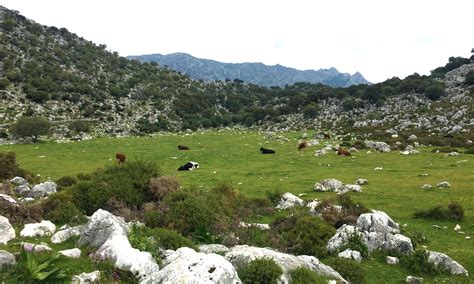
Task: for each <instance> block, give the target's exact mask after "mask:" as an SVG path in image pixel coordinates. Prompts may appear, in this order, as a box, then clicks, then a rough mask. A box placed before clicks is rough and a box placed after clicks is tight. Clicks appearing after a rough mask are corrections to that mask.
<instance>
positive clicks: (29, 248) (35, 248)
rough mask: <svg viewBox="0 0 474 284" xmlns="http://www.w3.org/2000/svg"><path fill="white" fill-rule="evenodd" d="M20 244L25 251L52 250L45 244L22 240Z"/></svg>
mask: <svg viewBox="0 0 474 284" xmlns="http://www.w3.org/2000/svg"><path fill="white" fill-rule="evenodd" d="M21 246H22V247H23V249H24V250H25V251H34V252H43V251H52V250H53V249H52V248H50V247H49V246H48V245H47V244H45V243H41V244H32V243H28V242H22V243H21Z"/></svg>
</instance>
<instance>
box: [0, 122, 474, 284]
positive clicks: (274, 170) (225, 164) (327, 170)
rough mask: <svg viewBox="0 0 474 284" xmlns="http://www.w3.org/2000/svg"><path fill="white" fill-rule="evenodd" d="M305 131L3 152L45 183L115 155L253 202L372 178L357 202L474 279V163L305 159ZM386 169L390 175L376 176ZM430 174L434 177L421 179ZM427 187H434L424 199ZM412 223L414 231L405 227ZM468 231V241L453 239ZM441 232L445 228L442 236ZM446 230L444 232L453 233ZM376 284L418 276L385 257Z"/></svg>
mask: <svg viewBox="0 0 474 284" xmlns="http://www.w3.org/2000/svg"><path fill="white" fill-rule="evenodd" d="M301 134H302V132H290V133H285V134H281V135H283V136H285V138H287V141H286V140H281V139H279V140H275V139H266V138H265V135H264V134H262V133H258V132H256V131H231V130H228V131H205V132H193V133H190V134H182V135H181V134H163V135H156V136H154V137H130V138H97V139H93V140H89V141H80V142H73V143H65V144H57V143H49V142H48V143H43V144H28V145H3V146H0V152H7V151H14V152H15V153H16V155H17V160H18V163H19V164H20V166H21V167H23V168H25V169H28V170H30V171H32V172H34V173H35V174H39V175H40V176H41V179H42V180H46V179H47V178H48V177H50V178H51V179H53V180H54V179H58V178H60V177H62V176H65V175H71V176H72V175H76V174H78V173H90V172H92V171H94V170H95V169H97V168H101V167H103V166H105V165H107V164H111V163H115V153H117V152H122V153H124V154H125V155H126V156H127V159H128V160H133V159H150V160H154V161H156V162H157V163H158V164H159V166H160V168H161V171H162V174H163V175H167V176H176V177H177V178H178V179H179V181H180V183H181V185H182V186H183V187H195V188H204V189H207V188H212V187H214V186H215V185H217V184H219V183H222V182H227V183H231V184H232V185H233V186H234V187H236V188H238V189H239V190H240V191H241V192H242V193H243V194H245V195H248V196H259V197H263V196H265V193H266V192H267V191H274V190H277V189H278V190H281V191H283V192H286V191H288V192H291V193H293V194H295V195H298V194H305V195H304V196H303V198H304V199H306V200H312V199H314V198H318V199H327V198H332V197H334V196H335V193H319V192H314V191H313V186H314V184H315V183H316V182H318V181H320V180H323V179H326V178H336V179H339V180H341V181H342V182H343V183H354V182H355V180H356V179H357V178H365V179H368V181H369V184H368V185H365V186H363V192H362V193H352V194H351V196H352V198H353V199H355V200H356V201H358V202H361V203H363V204H364V205H365V206H366V207H368V208H371V209H377V210H381V211H384V212H386V213H387V214H388V215H389V216H391V217H392V219H394V220H395V221H396V222H397V223H399V224H400V225H403V226H405V228H406V229H407V230H409V231H419V232H421V233H422V234H423V235H425V236H426V237H427V239H428V243H427V244H426V246H427V249H429V250H434V251H440V252H443V253H446V254H448V255H449V256H450V257H452V258H453V259H454V260H456V261H458V262H459V263H461V264H462V265H463V266H464V267H465V268H466V269H467V270H468V271H469V272H470V275H472V273H474V243H473V242H474V240H473V239H466V236H471V237H474V155H461V156H455V157H450V156H447V155H446V154H442V153H432V152H431V150H432V148H431V147H424V148H421V149H420V150H421V153H420V154H417V155H409V156H403V155H400V154H399V152H398V151H393V152H391V153H376V152H374V151H371V153H367V150H362V151H360V152H358V153H355V154H354V156H353V157H340V156H337V155H336V154H335V153H329V154H326V155H324V156H321V157H316V156H314V152H315V150H317V149H320V148H322V147H323V146H324V144H325V143H331V142H333V141H330V140H319V141H320V144H319V145H315V146H311V147H309V148H308V149H305V150H302V151H298V150H297V145H298V141H299V136H300V135H301ZM178 144H184V145H187V146H188V147H189V148H190V150H189V151H178V149H177V145H178ZM262 146H263V147H265V148H271V149H274V150H275V151H276V154H275V155H262V154H260V152H259V148H260V147H262ZM187 161H195V162H198V163H199V165H200V168H199V169H198V170H196V171H189V172H178V171H176V170H177V168H178V167H179V166H180V165H182V164H184V163H186V162H187ZM376 167H382V170H374V168H376ZM421 174H428V176H420V175H421ZM441 181H448V182H449V183H450V184H451V187H450V188H448V189H438V188H436V184H437V183H439V182H441ZM423 184H431V185H433V186H434V188H433V189H431V190H422V189H420V187H421V186H422V185H423ZM450 202H457V203H459V204H461V205H462V207H463V208H464V213H465V217H464V220H463V221H461V222H455V221H437V220H423V219H415V218H413V213H414V212H415V211H417V210H421V209H428V208H430V207H433V206H436V205H444V206H447V205H448V204H449V203H450ZM405 224H406V225H405ZM456 224H459V225H461V227H462V232H463V234H460V233H458V232H455V231H454V230H453V228H454V226H455V225H456ZM433 225H438V226H440V227H441V229H437V228H434V227H433ZM444 226H445V227H446V229H443V227H444ZM363 267H364V271H365V272H366V274H367V280H368V281H369V283H385V282H387V283H402V282H403V281H404V279H405V277H406V275H409V274H410V273H409V272H407V271H405V270H403V269H402V268H400V267H399V266H389V265H386V264H384V262H383V260H381V259H379V258H377V254H375V255H374V256H373V257H372V259H370V260H368V261H365V262H364V263H363ZM421 276H423V277H425V280H427V282H428V283H433V282H435V281H436V282H442V281H446V282H448V283H474V278H473V277H472V276H469V277H468V278H466V277H452V276H440V277H437V278H436V279H435V278H433V277H430V276H428V275H421Z"/></svg>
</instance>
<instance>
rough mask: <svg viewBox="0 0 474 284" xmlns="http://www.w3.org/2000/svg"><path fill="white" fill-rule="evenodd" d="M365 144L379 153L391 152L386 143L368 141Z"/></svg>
mask: <svg viewBox="0 0 474 284" xmlns="http://www.w3.org/2000/svg"><path fill="white" fill-rule="evenodd" d="M364 143H365V145H366V146H367V147H368V148H371V149H375V150H377V151H379V152H383V153H388V152H390V151H391V149H390V146H389V145H388V144H387V143H385V142H378V141H368V140H366V141H364Z"/></svg>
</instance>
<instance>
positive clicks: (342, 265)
mask: <svg viewBox="0 0 474 284" xmlns="http://www.w3.org/2000/svg"><path fill="white" fill-rule="evenodd" d="M325 264H326V265H329V266H331V267H332V268H333V269H334V270H336V271H337V272H339V274H341V276H342V277H344V279H346V280H348V281H349V282H351V283H353V284H357V283H365V277H364V271H363V270H362V267H361V265H360V264H359V263H357V262H355V261H352V260H349V259H344V258H332V259H328V260H327V261H326V263H325Z"/></svg>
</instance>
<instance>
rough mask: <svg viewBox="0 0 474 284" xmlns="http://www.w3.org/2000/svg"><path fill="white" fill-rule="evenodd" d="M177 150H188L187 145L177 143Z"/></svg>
mask: <svg viewBox="0 0 474 284" xmlns="http://www.w3.org/2000/svg"><path fill="white" fill-rule="evenodd" d="M178 150H189V147H188V146H186V145H178Z"/></svg>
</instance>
